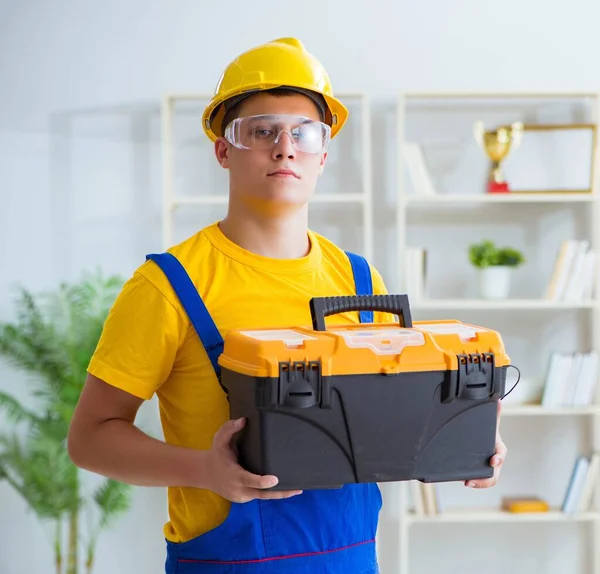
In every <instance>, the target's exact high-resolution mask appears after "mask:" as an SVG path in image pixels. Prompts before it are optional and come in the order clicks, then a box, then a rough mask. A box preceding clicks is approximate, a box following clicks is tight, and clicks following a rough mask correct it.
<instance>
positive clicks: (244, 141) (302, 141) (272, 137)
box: [225, 114, 331, 153]
mask: <svg viewBox="0 0 600 574" xmlns="http://www.w3.org/2000/svg"><path fill="white" fill-rule="evenodd" d="M285 136H287V137H289V138H290V141H291V142H292V144H293V146H294V147H295V148H296V149H297V150H298V151H301V152H305V153H322V152H324V151H325V150H326V149H327V146H328V145H329V140H330V137H331V128H330V127H329V126H328V125H327V124H324V123H323V122H318V121H315V120H312V119H310V118H306V117H303V116H292V115H282V114H268V115H259V116H248V117H245V118H236V119H235V120H233V121H232V122H231V123H230V124H229V125H228V126H227V128H226V129H225V138H226V139H227V141H228V142H229V143H231V144H232V145H234V146H235V147H237V148H240V149H272V148H273V146H275V145H276V144H278V143H279V142H280V141H281V138H282V137H285Z"/></svg>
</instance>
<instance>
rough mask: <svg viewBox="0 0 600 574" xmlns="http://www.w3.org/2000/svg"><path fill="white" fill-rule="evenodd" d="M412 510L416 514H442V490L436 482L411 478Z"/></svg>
mask: <svg viewBox="0 0 600 574" xmlns="http://www.w3.org/2000/svg"><path fill="white" fill-rule="evenodd" d="M410 487H411V497H412V503H413V512H414V513H415V515H417V516H436V515H438V514H442V512H443V504H442V492H441V487H440V484H439V483H437V482H427V483H426V482H421V481H419V480H411V481H410Z"/></svg>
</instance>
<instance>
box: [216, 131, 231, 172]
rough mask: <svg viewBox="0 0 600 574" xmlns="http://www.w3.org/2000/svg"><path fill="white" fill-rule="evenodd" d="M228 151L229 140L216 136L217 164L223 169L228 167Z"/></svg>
mask: <svg viewBox="0 0 600 574" xmlns="http://www.w3.org/2000/svg"><path fill="white" fill-rule="evenodd" d="M229 151H230V145H229V142H228V141H227V140H226V139H225V138H217V140H216V141H215V156H216V158H217V161H218V162H219V165H220V166H221V167H222V168H224V169H227V168H228V167H229Z"/></svg>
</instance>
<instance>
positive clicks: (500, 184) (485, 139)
mask: <svg viewBox="0 0 600 574" xmlns="http://www.w3.org/2000/svg"><path fill="white" fill-rule="evenodd" d="M523 130H524V127H523V124H522V123H521V122H514V123H513V124H511V125H509V126H501V127H499V128H498V129H497V130H487V131H486V130H485V128H484V126H483V122H482V121H478V122H475V126H474V128H473V134H474V136H475V140H476V141H477V143H478V144H479V145H480V146H481V147H482V148H483V149H484V151H485V153H486V154H487V156H488V157H489V158H490V160H491V161H492V164H491V166H490V173H489V177H488V186H487V190H488V193H506V192H509V191H510V188H509V186H508V183H507V182H506V181H505V180H504V177H503V175H502V170H501V169H500V164H501V163H502V161H503V160H504V159H505V158H506V156H507V155H508V154H509V152H510V151H511V150H515V149H516V148H517V147H518V146H519V144H520V143H521V139H522V137H523Z"/></svg>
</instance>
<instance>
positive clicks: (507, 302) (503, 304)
mask: <svg viewBox="0 0 600 574" xmlns="http://www.w3.org/2000/svg"><path fill="white" fill-rule="evenodd" d="M596 305H597V303H596V302H594V301H583V302H581V303H577V302H575V303H572V302H570V301H552V300H549V299H501V300H497V301H496V300H486V299H416V300H413V301H411V302H410V306H411V309H434V310H437V309H483V310H486V311H492V310H510V309H523V310H527V309H531V310H537V309H539V310H544V309H546V310H548V309H593V308H594V307H595V306H596Z"/></svg>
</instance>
